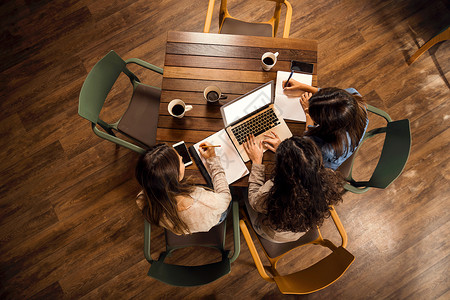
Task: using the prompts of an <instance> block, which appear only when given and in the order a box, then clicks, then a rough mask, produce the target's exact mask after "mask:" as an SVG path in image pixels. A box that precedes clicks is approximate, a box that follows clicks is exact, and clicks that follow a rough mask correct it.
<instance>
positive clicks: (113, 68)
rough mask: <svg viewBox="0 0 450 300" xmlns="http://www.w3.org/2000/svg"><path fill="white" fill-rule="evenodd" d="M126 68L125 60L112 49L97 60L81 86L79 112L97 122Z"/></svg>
mask: <svg viewBox="0 0 450 300" xmlns="http://www.w3.org/2000/svg"><path fill="white" fill-rule="evenodd" d="M124 70H126V63H125V61H124V60H123V59H122V58H120V56H119V55H117V53H116V52H114V51H112V50H111V51H110V52H109V53H108V54H106V56H105V57H103V58H102V59H101V60H100V61H99V62H97V63H96V64H95V66H94V67H93V68H92V70H91V72H89V74H88V76H87V78H86V80H85V81H84V83H83V87H82V88H81V92H80V97H79V102H78V114H79V115H80V116H82V117H83V118H85V119H87V120H89V121H91V122H92V123H94V124H97V122H98V119H99V118H98V117H99V114H100V111H101V110H102V107H103V104H104V103H105V100H106V97H107V96H108V93H109V92H110V91H111V88H112V87H113V85H114V83H115V82H116V80H117V78H118V77H119V75H120V73H122V72H123V71H124ZM127 73H131V72H130V71H128V70H126V73H125V74H127ZM127 75H128V74H127ZM133 75H134V74H133ZM129 76H130V75H129Z"/></svg>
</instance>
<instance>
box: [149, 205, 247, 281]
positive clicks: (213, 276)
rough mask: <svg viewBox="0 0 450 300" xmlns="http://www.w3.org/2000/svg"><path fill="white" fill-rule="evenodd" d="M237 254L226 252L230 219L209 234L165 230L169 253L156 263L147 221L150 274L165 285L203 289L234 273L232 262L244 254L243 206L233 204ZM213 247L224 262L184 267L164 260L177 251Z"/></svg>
mask: <svg viewBox="0 0 450 300" xmlns="http://www.w3.org/2000/svg"><path fill="white" fill-rule="evenodd" d="M232 217H233V237H234V251H233V255H229V251H228V250H225V236H226V220H224V221H223V222H222V223H220V224H219V225H216V226H214V227H213V228H211V230H210V231H208V232H198V233H193V234H190V235H176V234H174V233H171V232H170V231H168V230H165V237H166V251H165V252H162V253H161V254H160V255H159V258H158V260H154V259H153V258H152V256H151V251H150V235H151V226H150V223H148V222H147V221H145V235H144V255H145V258H146V259H147V261H148V262H149V263H150V264H151V266H150V269H149V270H148V273H147V275H148V276H150V277H152V278H155V279H157V280H159V281H161V282H164V283H167V284H170V285H174V286H199V285H204V284H208V283H210V282H213V281H215V280H217V279H219V278H220V277H222V276H225V275H226V274H229V273H230V271H231V266H230V265H231V263H232V262H234V261H235V260H236V258H237V257H238V256H239V252H240V246H241V241H240V232H239V225H238V224H239V203H238V202H237V201H233V202H232ZM195 246H201V247H211V248H215V249H217V250H219V251H220V252H221V254H222V260H221V261H219V262H215V263H210V264H204V265H199V266H182V265H174V264H168V263H165V262H164V260H165V259H166V258H167V257H168V256H169V255H170V254H171V253H172V252H173V251H175V250H177V249H180V248H186V247H195Z"/></svg>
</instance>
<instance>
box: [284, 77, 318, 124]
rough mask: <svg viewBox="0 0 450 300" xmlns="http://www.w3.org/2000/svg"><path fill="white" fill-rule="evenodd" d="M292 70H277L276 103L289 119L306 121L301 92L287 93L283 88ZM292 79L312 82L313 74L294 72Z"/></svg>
mask: <svg viewBox="0 0 450 300" xmlns="http://www.w3.org/2000/svg"><path fill="white" fill-rule="evenodd" d="M289 74H291V72H284V71H278V72H277V85H276V89H275V105H276V106H277V107H278V109H279V111H280V113H281V116H282V117H283V118H284V119H287V120H294V121H301V122H306V115H305V112H304V111H303V108H302V105H301V104H300V101H299V99H300V96H301V92H300V94H299V92H295V93H294V94H290V95H289V93H286V92H285V91H284V90H283V80H287V79H288V77H289ZM292 79H295V80H297V81H298V82H302V83H306V84H308V85H311V84H312V75H311V74H302V73H295V72H294V74H292Z"/></svg>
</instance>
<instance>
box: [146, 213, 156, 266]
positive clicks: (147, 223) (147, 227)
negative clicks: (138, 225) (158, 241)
mask: <svg viewBox="0 0 450 300" xmlns="http://www.w3.org/2000/svg"><path fill="white" fill-rule="evenodd" d="M151 229H152V228H151V225H150V223H149V222H148V221H147V220H145V219H144V256H145V258H146V259H147V260H148V262H149V263H153V262H154V260H153V259H152V255H151V253H150V236H151Z"/></svg>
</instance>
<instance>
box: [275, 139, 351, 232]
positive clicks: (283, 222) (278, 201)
mask: <svg viewBox="0 0 450 300" xmlns="http://www.w3.org/2000/svg"><path fill="white" fill-rule="evenodd" d="M275 159H276V163H275V168H274V173H273V187H272V188H271V190H270V192H269V196H268V220H269V223H270V226H271V227H272V228H273V229H275V230H279V231H292V232H304V231H308V230H309V229H311V228H313V227H314V226H320V225H321V224H322V223H323V221H324V219H325V218H327V217H329V216H330V212H329V205H334V204H336V203H338V202H339V201H342V183H343V181H342V178H341V177H340V176H339V175H337V174H336V173H335V172H334V171H333V170H331V169H326V168H325V167H324V166H323V162H322V154H321V152H320V150H319V148H318V147H317V146H316V144H315V143H314V141H313V140H312V139H311V138H309V137H296V136H293V137H291V138H289V139H287V140H284V141H283V142H282V143H281V144H280V145H279V147H278V149H277V151H276V154H275Z"/></svg>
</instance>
